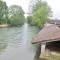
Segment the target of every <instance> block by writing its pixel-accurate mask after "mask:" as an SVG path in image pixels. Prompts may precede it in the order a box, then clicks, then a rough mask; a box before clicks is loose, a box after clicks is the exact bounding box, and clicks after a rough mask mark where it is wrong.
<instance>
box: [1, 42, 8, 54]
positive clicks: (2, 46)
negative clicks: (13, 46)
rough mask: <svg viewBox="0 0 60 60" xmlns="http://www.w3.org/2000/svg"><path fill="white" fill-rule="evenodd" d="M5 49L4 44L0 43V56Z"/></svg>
mask: <svg viewBox="0 0 60 60" xmlns="http://www.w3.org/2000/svg"><path fill="white" fill-rule="evenodd" d="M6 47H7V44H6V43H0V54H1V53H2V52H3V50H4V49H5V48H6Z"/></svg>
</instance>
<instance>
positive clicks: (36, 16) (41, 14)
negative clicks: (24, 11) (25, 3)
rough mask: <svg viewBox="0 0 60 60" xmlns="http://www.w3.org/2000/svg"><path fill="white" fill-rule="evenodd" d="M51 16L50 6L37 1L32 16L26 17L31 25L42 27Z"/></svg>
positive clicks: (44, 2)
mask: <svg viewBox="0 0 60 60" xmlns="http://www.w3.org/2000/svg"><path fill="white" fill-rule="evenodd" d="M51 16H52V11H51V8H50V6H49V5H48V4H47V2H46V1H42V0H40V1H38V3H36V4H35V5H34V7H33V9H32V16H28V17H27V19H28V22H29V23H30V24H31V25H36V26H39V27H40V28H42V27H44V23H45V22H46V21H47V20H48V19H49V18H50V17H51Z"/></svg>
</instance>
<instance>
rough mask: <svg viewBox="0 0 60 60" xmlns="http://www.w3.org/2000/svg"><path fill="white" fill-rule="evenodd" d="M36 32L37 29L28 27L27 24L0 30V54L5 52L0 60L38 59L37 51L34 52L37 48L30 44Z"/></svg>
mask: <svg viewBox="0 0 60 60" xmlns="http://www.w3.org/2000/svg"><path fill="white" fill-rule="evenodd" d="M38 32H39V28H38V27H35V26H29V25H28V24H27V23H25V24H24V25H23V26H22V27H9V28H2V29H0V42H1V43H0V52H1V51H3V50H4V51H5V52H2V54H0V60H34V59H36V58H38V57H37V56H38V55H39V54H37V53H38V51H37V52H36V50H35V48H36V47H37V46H34V45H32V44H31V40H32V39H33V38H34V36H35V35H36V34H37V33H38ZM38 49H40V48H38ZM39 51H40V50H39ZM35 53H36V56H35ZM7 56H8V57H7ZM34 56H35V58H34Z"/></svg>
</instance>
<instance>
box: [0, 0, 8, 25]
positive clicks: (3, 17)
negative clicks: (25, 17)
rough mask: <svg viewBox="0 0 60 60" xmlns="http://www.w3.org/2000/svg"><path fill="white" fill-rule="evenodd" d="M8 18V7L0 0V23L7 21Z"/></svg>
mask: <svg viewBox="0 0 60 60" xmlns="http://www.w3.org/2000/svg"><path fill="white" fill-rule="evenodd" d="M7 19H8V7H7V5H6V2H3V1H2V0H0V24H4V23H7Z"/></svg>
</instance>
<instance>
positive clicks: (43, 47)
mask: <svg viewBox="0 0 60 60" xmlns="http://www.w3.org/2000/svg"><path fill="white" fill-rule="evenodd" d="M45 46H46V43H41V54H40V58H42V57H43V56H44V54H45Z"/></svg>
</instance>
